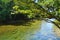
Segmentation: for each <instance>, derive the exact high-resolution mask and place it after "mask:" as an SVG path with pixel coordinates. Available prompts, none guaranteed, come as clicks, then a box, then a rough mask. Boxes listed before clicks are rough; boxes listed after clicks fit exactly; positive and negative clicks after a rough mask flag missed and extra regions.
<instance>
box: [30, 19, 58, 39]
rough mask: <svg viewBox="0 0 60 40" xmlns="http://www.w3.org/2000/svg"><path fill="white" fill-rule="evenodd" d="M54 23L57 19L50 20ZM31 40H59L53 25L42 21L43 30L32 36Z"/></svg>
mask: <svg viewBox="0 0 60 40" xmlns="http://www.w3.org/2000/svg"><path fill="white" fill-rule="evenodd" d="M49 20H51V21H54V20H55V19H49ZM29 40H59V39H58V38H57V37H56V35H55V33H54V31H53V24H52V23H51V22H50V23H48V22H46V21H44V20H43V21H42V24H41V29H39V30H38V31H37V32H36V33H35V34H34V35H32V36H31V37H30V38H29Z"/></svg>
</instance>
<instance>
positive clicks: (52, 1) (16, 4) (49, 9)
mask: <svg viewBox="0 0 60 40" xmlns="http://www.w3.org/2000/svg"><path fill="white" fill-rule="evenodd" d="M17 14H19V15H20V18H21V17H22V18H23V16H24V18H28V19H31V18H32V19H33V18H36V19H37V18H39V19H41V18H55V19H56V20H58V21H60V0H0V21H4V20H6V19H8V20H12V19H13V15H14V18H16V15H17ZM21 14H22V15H23V16H21ZM25 16H26V17H25Z"/></svg>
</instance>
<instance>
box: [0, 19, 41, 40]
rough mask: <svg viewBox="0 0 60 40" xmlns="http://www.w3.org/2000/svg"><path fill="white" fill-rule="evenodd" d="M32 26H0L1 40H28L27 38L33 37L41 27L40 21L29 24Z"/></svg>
mask: <svg viewBox="0 0 60 40" xmlns="http://www.w3.org/2000/svg"><path fill="white" fill-rule="evenodd" d="M29 23H31V25H28V26H23V25H18V26H14V25H2V26H0V40H27V37H29V36H31V35H33V34H34V33H35V32H36V31H37V30H38V29H39V28H40V27H39V25H40V21H38V20H35V21H34V22H29Z"/></svg>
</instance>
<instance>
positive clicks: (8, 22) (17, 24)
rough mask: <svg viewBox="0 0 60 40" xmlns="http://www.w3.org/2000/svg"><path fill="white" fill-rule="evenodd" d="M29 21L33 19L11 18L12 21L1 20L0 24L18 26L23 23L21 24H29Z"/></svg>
mask: <svg viewBox="0 0 60 40" xmlns="http://www.w3.org/2000/svg"><path fill="white" fill-rule="evenodd" d="M31 22H33V23H34V22H35V21H33V20H12V21H7V22H6V21H3V22H0V26H2V25H14V26H19V25H23V26H29V25H31Z"/></svg>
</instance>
